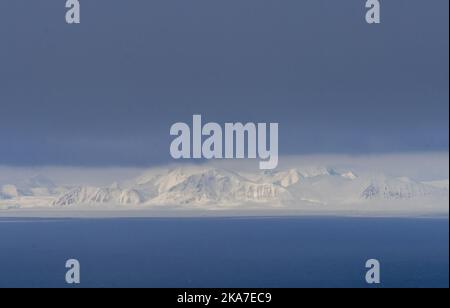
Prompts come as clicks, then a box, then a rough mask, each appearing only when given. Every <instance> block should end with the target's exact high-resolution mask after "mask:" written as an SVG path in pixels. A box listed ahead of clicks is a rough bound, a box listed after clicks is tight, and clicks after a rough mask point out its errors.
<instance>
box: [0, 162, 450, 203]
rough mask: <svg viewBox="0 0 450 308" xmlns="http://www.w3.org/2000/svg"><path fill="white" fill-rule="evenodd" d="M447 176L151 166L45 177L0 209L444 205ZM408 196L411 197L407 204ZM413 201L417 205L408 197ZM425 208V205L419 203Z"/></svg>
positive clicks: (7, 192)
mask: <svg viewBox="0 0 450 308" xmlns="http://www.w3.org/2000/svg"><path fill="white" fill-rule="evenodd" d="M448 195H449V192H448V181H447V186H445V181H444V183H442V181H439V182H437V181H434V182H426V183H422V182H419V181H414V180H413V179H410V178H406V177H391V176H387V175H384V174H380V175H374V174H373V172H364V171H363V170H359V169H358V172H355V171H354V170H352V169H351V168H338V167H329V166H325V167H322V166H317V165H314V166H306V167H305V166H299V167H293V168H292V167H291V168H287V169H285V170H276V171H264V172H261V171H256V172H248V171H246V172H240V171H236V170H228V169H224V168H216V167H212V166H210V165H201V166H198V165H194V166H183V167H179V166H177V167H172V168H157V169H150V170H147V171H145V172H143V173H142V174H141V175H140V176H138V177H136V178H133V179H129V180H126V181H122V182H120V183H114V184H113V185H111V186H109V187H102V186H98V187H97V186H94V185H80V186H73V187H59V186H58V185H55V184H53V183H52V182H51V181H50V180H48V179H46V178H45V177H42V176H38V177H32V178H28V179H26V180H24V181H19V182H18V183H12V184H5V185H3V186H1V187H0V209H3V208H31V207H33V206H39V207H48V208H77V207H79V206H89V207H94V208H99V209H101V208H105V209H106V208H109V206H114V207H119V208H120V207H123V208H143V209H145V208H184V209H190V208H192V209H199V208H200V209H211V210H212V209H238V208H257V209H271V208H289V209H313V210H325V209H326V210H330V209H337V208H345V209H348V208H351V209H354V210H358V208H364V209H369V208H380V207H386V208H388V209H391V208H392V209H395V208H396V207H397V205H398V206H399V207H400V204H401V209H402V210H406V209H407V208H408V207H409V206H411V207H412V206H413V205H414V206H417V207H419V208H420V206H421V204H427V206H429V207H430V208H434V207H436V208H439V210H441V211H442V210H444V211H445V210H446V209H447V210H448ZM413 201H414V202H413ZM416 201H417V202H416ZM427 209H428V208H427Z"/></svg>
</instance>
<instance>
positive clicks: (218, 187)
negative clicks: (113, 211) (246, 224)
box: [149, 168, 289, 205]
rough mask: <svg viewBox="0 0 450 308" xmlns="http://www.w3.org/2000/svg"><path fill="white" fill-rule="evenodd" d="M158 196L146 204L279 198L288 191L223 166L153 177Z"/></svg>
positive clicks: (176, 171) (274, 199)
mask: <svg viewBox="0 0 450 308" xmlns="http://www.w3.org/2000/svg"><path fill="white" fill-rule="evenodd" d="M155 185H157V189H158V192H159V194H158V196H157V197H155V198H153V199H151V200H149V204H172V205H204V204H237V203H245V202H258V203H261V202H274V203H276V202H279V201H281V200H283V199H284V198H289V192H288V191H287V190H286V189H284V188H283V187H281V186H279V185H274V184H270V183H255V182H253V181H251V180H248V179H246V178H244V177H243V176H241V175H239V174H237V173H235V172H231V171H226V170H223V169H216V168H206V169H205V168H199V169H196V170H192V169H187V170H186V169H183V168H182V169H176V170H173V171H171V172H169V173H168V174H167V175H165V176H162V177H160V178H159V179H157V180H156V182H155Z"/></svg>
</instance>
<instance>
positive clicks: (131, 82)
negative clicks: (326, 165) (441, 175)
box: [0, 0, 449, 166]
mask: <svg viewBox="0 0 450 308" xmlns="http://www.w3.org/2000/svg"><path fill="white" fill-rule="evenodd" d="M80 2H81V6H82V7H81V9H82V16H81V25H72V26H69V25H66V24H65V20H64V15H65V7H64V3H65V1H64V0H60V1H53V0H45V1H27V0H14V1H1V2H0V139H1V140H0V164H4V165H89V166H92V165H94V166H95V165H152V164H157V163H162V162H166V161H169V160H170V155H169V143H170V140H171V139H170V136H169V128H170V126H171V125H172V124H173V123H174V122H178V121H185V122H186V121H190V119H191V117H192V115H193V114H194V113H200V114H202V115H203V116H204V118H205V120H210V121H215V122H225V121H233V122H236V121H253V122H279V123H280V152H281V154H302V153H348V154H353V153H380V152H382V153H385V152H399V151H400V152H410V151H441V150H445V151H447V150H448V141H449V135H448V132H449V119H448V112H449V102H448V101H449V91H448V82H449V78H448V76H449V72H448V66H449V62H448V53H449V45H448V34H449V33H448V5H449V2H448V0H432V1H429V0H394V1H382V24H381V25H375V26H374V25H372V26H369V25H367V24H366V23H365V19H364V14H365V8H364V3H365V1H364V0H353V1H332V0H327V1H325V0H305V1H299V0H279V1H275V0H271V1H265V0H226V1H225V0H216V1H211V0H201V1H200V0H169V1H168V0H159V1H144V0H142V1H138V0H135V1H125V0H94V1H86V0H85V1H83V0H81V1H80Z"/></svg>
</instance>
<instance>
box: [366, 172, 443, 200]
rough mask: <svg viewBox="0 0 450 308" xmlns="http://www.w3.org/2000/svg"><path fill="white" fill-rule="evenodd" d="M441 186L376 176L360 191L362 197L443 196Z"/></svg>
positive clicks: (390, 198)
mask: <svg viewBox="0 0 450 308" xmlns="http://www.w3.org/2000/svg"><path fill="white" fill-rule="evenodd" d="M445 194H447V195H448V191H446V190H445V189H443V188H439V187H435V186H431V185H428V184H424V183H420V182H416V181H413V180H411V179H409V178H406V177H402V178H385V177H383V178H378V179H375V180H372V183H371V184H370V185H369V186H367V188H366V189H365V190H364V191H363V192H362V195H361V196H362V198H363V199H383V200H410V199H413V198H417V197H427V196H439V195H442V196H445Z"/></svg>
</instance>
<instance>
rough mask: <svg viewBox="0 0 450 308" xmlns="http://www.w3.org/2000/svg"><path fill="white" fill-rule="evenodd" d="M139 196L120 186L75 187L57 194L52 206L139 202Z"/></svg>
mask: <svg viewBox="0 0 450 308" xmlns="http://www.w3.org/2000/svg"><path fill="white" fill-rule="evenodd" d="M140 203H141V196H140V194H139V193H138V192H137V191H135V190H128V189H124V190H122V189H120V188H97V187H88V186H83V187H77V188H74V189H72V190H70V191H68V192H67V193H64V194H62V195H61V196H59V197H58V198H57V199H56V200H55V201H54V202H53V203H52V205H53V206H70V205H77V204H117V205H129V204H140Z"/></svg>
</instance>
